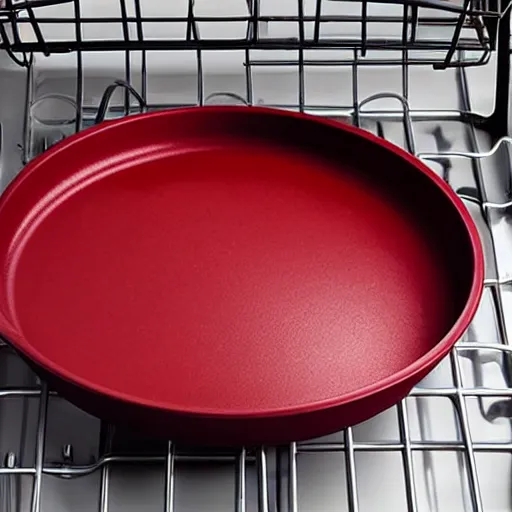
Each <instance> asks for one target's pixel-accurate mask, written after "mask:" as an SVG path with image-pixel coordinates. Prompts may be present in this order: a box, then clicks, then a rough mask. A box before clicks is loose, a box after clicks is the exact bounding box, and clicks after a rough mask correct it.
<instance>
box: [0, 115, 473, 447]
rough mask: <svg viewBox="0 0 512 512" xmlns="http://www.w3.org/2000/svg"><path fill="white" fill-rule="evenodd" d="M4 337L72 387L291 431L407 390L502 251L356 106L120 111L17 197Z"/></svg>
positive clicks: (250, 432)
mask: <svg viewBox="0 0 512 512" xmlns="http://www.w3.org/2000/svg"><path fill="white" fill-rule="evenodd" d="M0 226H1V230H0V265H1V269H2V273H1V277H0V279H1V280H0V313H1V315H0V316H1V319H0V332H1V333H2V334H3V335H4V336H5V338H6V339H7V340H8V341H9V342H10V343H11V344H12V345H13V347H14V348H15V349H17V350H18V351H19V352H20V353H21V354H23V355H24V356H25V357H26V358H27V359H28V360H29V361H30V362H31V364H33V365H34V366H35V367H36V368H37V369H38V371H39V372H41V373H42V375H43V376H44V378H46V379H48V380H49V382H50V384H51V385H53V386H54V387H55V388H56V389H57V390H58V391H60V392H61V393H62V395H64V396H66V397H67V398H69V399H70V400H71V401H73V402H75V403H76V404H77V405H79V406H80V407H82V408H83V409H85V410H87V411H90V412H92V413H94V414H96V415H98V416H100V417H102V418H105V419H107V420H110V421H113V422H124V423H127V424H128V425H130V426H131V427H133V428H136V429H143V430H145V431H148V432H150V433H153V434H156V435H163V436H167V437H171V438H174V439H179V440H184V441H187V442H201V443H213V444H229V445H233V444H240V443H262V442H269V443H281V442H286V441H290V440H298V439H304V438H310V437H313V436H319V435H322V434H327V433H329V432H333V431H336V430H339V429H340V428H342V427H344V426H347V425H351V424H355V423H357V422H360V421H362V420H365V419H367V418H369V417H371V416H372V415H375V414H376V413H378V412H379V411H382V410H384V409H386V408H387V407H390V406H391V405H392V404H394V403H396V402H397V401H398V400H400V399H401V398H403V397H404V396H405V395H406V394H407V393H408V392H409V391H410V389H411V387H412V386H413V385H414V384H416V383H417V382H418V381H419V380H420V379H421V378H422V377H424V376H425V375H426V374H427V373H428V372H429V371H430V370H431V369H432V368H433V367H434V366H435V365H436V364H437V363H438V362H439V361H440V360H441V358H443V356H445V355H446V354H447V353H448V351H449V350H450V348H451V347H452V345H453V344H454V343H455V342H456V340H457V339H458V338H459V337H460V336H461V335H462V334H463V332H464V330H465V329H466V327H467V326H468V324H469V322H470V320H471V318H472V317H473V314H474V313H475V309H476V307H477V304H478V301H479V298H480V294H481V291H482V282H483V256H482V250H481V246H480V242H479V237H478V234H477V231H476V229H475V226H474V224H473V222H472V220H471V218H470V216H469V214H468V212H467V211H466V209H465V207H464V206H463V204H462V202H461V201H460V200H459V199H458V198H457V196H456V195H455V193H454V192H452V191H451V189H450V188H449V187H448V186H447V185H446V184H445V183H444V182H443V181H442V180H441V179H439V178H438V177H437V176H436V175H435V174H434V173H432V172H431V171H430V170H429V169H428V168H427V167H426V166H425V165H423V164H422V163H421V162H419V161H418V160H417V159H415V158H414V157H412V156H411V155H409V154H407V153H405V152H404V151H402V150H400V149H398V148H397V147H395V146H394V145H392V144H390V143H388V142H386V141H384V140H381V139H379V138H377V137H374V136H373V135H371V134H369V133H366V132H365V131H362V130H359V129H356V128H353V127H350V126H345V125H342V124H339V123H337V122H334V121H328V120H325V119H318V118H313V117H310V116H307V115H302V114H295V113H288V112H283V111H277V110H270V109H264V108H249V107H204V108H192V109H183V110H175V111H165V112H157V113H151V114H145V115H140V116H133V117H128V118H124V119H121V120H116V121H112V122H106V123H103V124H100V125H98V126H97V127H94V128H92V129H89V130H86V131H84V132H82V133H80V134H78V135H76V136H73V137H71V138H69V139H67V140H66V141H64V142H62V143H60V144H58V145H57V146H55V147H53V148H52V149H50V150H49V151H48V152H46V153H44V154H43V155H42V156H40V157H39V158H37V159H35V160H34V161H32V162H31V163H30V164H29V165H28V166H27V167H26V169H24V171H23V172H22V173H21V174H20V175H19V177H18V178H17V179H16V180H15V181H14V182H13V183H12V184H11V185H10V187H9V188H8V190H7V191H6V192H5V194H4V195H3V196H2V198H1V199H0Z"/></svg>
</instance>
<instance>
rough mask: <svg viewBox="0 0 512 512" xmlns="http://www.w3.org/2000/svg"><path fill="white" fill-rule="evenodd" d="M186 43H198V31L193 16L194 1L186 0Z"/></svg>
mask: <svg viewBox="0 0 512 512" xmlns="http://www.w3.org/2000/svg"><path fill="white" fill-rule="evenodd" d="M186 37H187V41H191V40H192V38H193V39H194V41H199V30H198V28H197V24H196V18H195V15H194V0H188V10H187V36H186Z"/></svg>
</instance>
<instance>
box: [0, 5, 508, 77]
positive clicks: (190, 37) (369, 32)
mask: <svg viewBox="0 0 512 512" xmlns="http://www.w3.org/2000/svg"><path fill="white" fill-rule="evenodd" d="M245 1H246V8H245V9H244V11H243V13H241V12H238V13H237V14H236V15H232V14H231V13H227V14H220V15H219V14H216V15H214V16H213V15H212V14H211V12H209V11H208V10H206V13H202V12H201V10H202V9H201V8H200V6H199V5H198V3H199V2H198V1H197V0H186V4H183V6H182V10H181V11H180V10H179V9H176V10H175V12H174V13H171V14H170V15H167V16H161V15H159V16H151V15H148V14H146V12H148V8H147V7H148V5H149V4H148V1H147V0H114V1H111V2H105V6H104V7H99V8H97V9H96V10H97V11H100V13H99V14H100V15H99V16H98V13H97V12H96V11H92V12H91V13H90V14H85V13H84V12H85V11H86V10H87V9H86V7H87V3H86V2H83V1H81V0H38V1H22V2H14V1H13V0H5V1H4V8H3V9H1V8H0V21H1V20H2V19H3V20H4V21H5V23H3V24H0V36H1V39H2V42H1V43H0V47H1V48H4V49H6V50H7V51H8V52H9V53H10V54H11V56H12V57H13V59H15V60H17V61H18V63H20V64H22V65H25V66H27V65H28V64H29V60H30V52H41V53H43V54H45V55H50V54H53V53H68V52H71V51H79V50H83V51H107V50H110V51H113V50H114V51H121V50H179V49H192V48H197V49H210V50H214V49H215V50H245V49H274V50H277V49H290V50H291V49H297V50H301V51H302V50H305V49H315V48H317V49H318V48H341V49H358V50H360V51H361V53H362V55H363V56H364V55H365V53H366V52H367V51H368V50H372V49H376V50H390V49H395V50H404V49H408V50H415V51H416V50H417V57H416V58H417V59H418V60H419V61H422V62H429V61H433V62H432V63H433V65H434V66H436V67H437V68H446V67H450V66H478V65H484V64H485V63H487V62H488V60H489V57H490V55H491V51H492V50H493V49H494V48H495V44H496V33H497V23H498V19H499V18H500V17H501V16H502V15H503V14H504V13H505V12H506V10H507V9H508V5H509V4H508V2H507V1H503V2H499V1H492V0H456V1H453V2H452V1H450V2H445V1H439V0H397V1H396V3H395V4H394V5H393V10H392V11H391V14H386V13H385V12H384V13H382V11H381V9H380V8H379V3H378V2H369V1H368V0H361V1H360V2H358V4H356V3H354V2H350V1H349V2H346V1H342V0H337V1H332V0H289V1H288V2H286V5H288V6H289V7H288V8H287V9H284V10H283V8H282V6H281V5H277V4H276V6H275V7H274V8H269V7H268V3H267V4H264V1H263V0H245ZM107 4H109V5H110V7H116V8H115V9H107V8H106V6H107ZM281 4H282V5H284V2H282V3H281ZM386 4H387V5H386V6H387V8H389V7H390V6H391V5H392V4H391V2H386ZM52 6H53V7H56V8H57V9H58V10H56V9H54V10H51V7H52ZM333 6H339V9H334V10H333ZM354 6H356V9H355V10H354ZM264 7H265V8H264ZM66 8H69V9H68V10H67V11H66ZM48 9H50V10H48ZM203 10H204V9H203ZM220 10H221V9H220ZM156 23H158V24H166V25H167V26H168V29H167V31H166V33H164V34H162V35H161V37H158V38H151V37H149V36H148V35H147V33H148V31H149V30H148V29H150V28H151V25H154V24H156ZM100 25H103V27H108V30H104V29H103V27H102V31H101V32H99V33H98V32H97V33H96V34H94V35H88V34H91V32H90V30H91V27H94V26H96V27H98V26H100ZM206 25H210V28H211V25H215V26H216V28H217V29H218V30H217V32H216V34H215V35H213V36H212V35H211V33H210V32H209V30H206V32H207V35H203V34H204V32H205V31H204V30H203V29H204V28H205V26H206ZM237 25H238V26H241V27H242V30H241V31H240V30H239V31H235V33H234V34H233V35H231V36H228V35H225V30H223V28H225V27H230V28H234V27H235V26H237ZM56 26H58V27H59V30H61V31H63V32H64V34H63V35H61V36H57V37H56V36H55V35H52V31H51V28H52V27H53V28H55V27H56ZM116 26H117V27H119V28H120V33H121V34H120V35H119V36H117V37H115V36H114V37H110V35H109V33H110V32H111V31H112V30H113V27H116ZM277 26H279V27H280V31H278V32H274V33H269V30H272V28H273V27H277ZM332 27H337V31H336V32H335V33H334V34H333V33H332V32H329V30H330V29H331V28H332ZM379 27H386V29H387V32H382V31H379ZM176 30H178V33H177V34H174V35H169V34H173V31H176ZM462 50H467V51H468V52H467V53H465V54H464V53H461V51H462ZM425 51H427V52H437V55H435V53H434V55H435V57H434V58H433V57H432V54H431V55H430V56H424V55H423V54H424V53H425ZM16 52H20V53H21V54H22V55H21V57H20V56H17V55H15V54H16Z"/></svg>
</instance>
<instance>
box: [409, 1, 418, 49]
mask: <svg viewBox="0 0 512 512" xmlns="http://www.w3.org/2000/svg"><path fill="white" fill-rule="evenodd" d="M418 20H419V17H418V6H417V5H412V6H411V37H410V41H411V43H412V44H414V43H415V41H416V33H417V31H418Z"/></svg>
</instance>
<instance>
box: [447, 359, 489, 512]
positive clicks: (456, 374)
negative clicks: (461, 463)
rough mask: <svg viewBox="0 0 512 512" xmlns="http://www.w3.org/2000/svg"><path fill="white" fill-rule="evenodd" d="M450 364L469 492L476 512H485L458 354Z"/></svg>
mask: <svg viewBox="0 0 512 512" xmlns="http://www.w3.org/2000/svg"><path fill="white" fill-rule="evenodd" d="M450 362H451V367H452V373H453V380H454V383H455V387H456V390H457V393H456V394H455V404H456V406H457V412H458V415H459V420H460V427H461V434H462V440H463V442H464V446H465V455H466V461H467V475H468V480H469V482H468V483H469V491H470V494H471V501H472V503H473V508H474V510H475V512H483V505H482V496H481V495H480V485H479V483H478V473H477V470H476V461H475V452H474V449H473V441H472V439H471V431H470V427H469V419H468V411H467V407H466V399H465V397H464V396H463V394H462V392H461V389H462V376H461V369H460V364H459V358H458V355H457V352H456V351H455V350H452V351H451V352H450Z"/></svg>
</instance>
